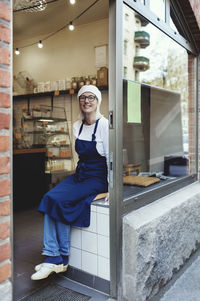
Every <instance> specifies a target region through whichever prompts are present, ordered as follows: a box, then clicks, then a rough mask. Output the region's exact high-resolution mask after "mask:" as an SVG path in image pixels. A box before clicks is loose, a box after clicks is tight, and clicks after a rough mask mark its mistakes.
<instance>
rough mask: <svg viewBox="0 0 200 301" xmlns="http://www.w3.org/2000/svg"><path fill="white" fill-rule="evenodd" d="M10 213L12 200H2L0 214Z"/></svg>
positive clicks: (6, 214)
mask: <svg viewBox="0 0 200 301" xmlns="http://www.w3.org/2000/svg"><path fill="white" fill-rule="evenodd" d="M8 215H10V201H5V202H0V216H8Z"/></svg>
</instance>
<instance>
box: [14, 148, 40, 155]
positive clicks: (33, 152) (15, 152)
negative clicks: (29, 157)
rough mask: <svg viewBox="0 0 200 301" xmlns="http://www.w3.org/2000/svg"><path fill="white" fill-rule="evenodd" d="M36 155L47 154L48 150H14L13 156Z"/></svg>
mask: <svg viewBox="0 0 200 301" xmlns="http://www.w3.org/2000/svg"><path fill="white" fill-rule="evenodd" d="M35 153H46V148H25V149H14V150H13V155H21V154H35Z"/></svg>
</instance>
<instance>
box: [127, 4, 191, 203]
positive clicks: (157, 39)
mask: <svg viewBox="0 0 200 301" xmlns="http://www.w3.org/2000/svg"><path fill="white" fill-rule="evenodd" d="M157 2H162V3H163V5H164V1H156V3H157ZM150 3H151V4H152V7H153V3H154V2H153V1H150ZM127 11H128V14H129V17H130V22H132V23H131V24H135V26H132V27H131V28H130V27H129V36H128V35H127V34H126V33H125V32H124V38H126V41H127V43H129V47H128V48H127V50H126V55H124V68H126V69H124V78H126V79H127V80H124V123H123V127H124V128H123V130H124V136H123V165H124V177H127V176H131V177H132V180H133V178H134V177H136V178H137V177H138V175H139V176H142V177H145V179H146V178H147V177H148V179H149V177H150V176H152V175H153V176H154V177H151V178H152V179H153V178H155V179H158V182H156V183H155V184H154V185H157V186H158V185H162V184H164V183H166V182H170V181H174V180H176V179H177V178H180V177H185V176H187V175H188V174H189V173H191V172H192V170H193V171H194V166H192V164H191V162H190V160H189V158H190V156H189V145H188V143H189V140H190V137H189V134H188V123H189V118H188V116H189V114H188V110H189V109H188V54H187V51H186V50H185V49H184V48H182V47H181V46H180V45H178V44H177V43H176V42H174V41H173V40H171V39H170V38H169V37H168V36H166V35H165V34H164V33H162V32H161V31H160V30H158V29H157V28H156V27H155V26H153V25H152V24H150V23H148V22H144V21H141V22H140V26H139V25H138V24H139V23H138V22H136V20H138V19H139V20H145V19H142V17H141V18H140V15H139V14H137V13H135V12H134V11H133V10H131V9H130V8H128V7H127V6H125V5H124V13H127ZM193 117H194V116H192V115H191V117H190V118H193ZM193 164H194V163H193ZM136 178H135V180H138V178H137V179H136ZM124 179H125V178H124ZM142 179H143V178H142ZM124 183H125V182H124ZM126 184H127V183H126ZM147 186H148V185H147ZM149 187H151V188H152V186H148V188H147V187H146V188H145V186H144V185H143V186H140V184H138V183H137V184H135V183H134V184H133V183H132V185H131V184H130V183H129V185H124V193H125V197H127V196H129V195H130V194H137V193H140V192H141V191H142V190H144V189H149Z"/></svg>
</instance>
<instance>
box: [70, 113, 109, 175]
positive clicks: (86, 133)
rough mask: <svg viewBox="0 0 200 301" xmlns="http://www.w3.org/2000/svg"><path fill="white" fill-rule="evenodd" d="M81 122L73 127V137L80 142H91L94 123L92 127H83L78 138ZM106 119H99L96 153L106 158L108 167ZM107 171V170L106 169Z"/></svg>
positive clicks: (107, 128)
mask: <svg viewBox="0 0 200 301" xmlns="http://www.w3.org/2000/svg"><path fill="white" fill-rule="evenodd" d="M81 124H82V121H80V120H78V121H76V122H75V123H74V125H73V132H74V137H75V139H76V138H79V139H81V140H86V141H92V134H93V133H94V127H95V123H94V124H92V125H85V124H84V125H83V129H82V132H81V134H80V136H79V137H78V133H79V130H80V127H81ZM108 130H109V126H108V119H106V118H105V117H103V116H102V117H101V118H100V119H99V123H98V126H97V130H96V134H95V135H96V142H97V151H98V153H99V154H100V155H101V156H104V157H106V162H107V166H108V167H109V140H108V139H109V138H108ZM108 171H109V168H108Z"/></svg>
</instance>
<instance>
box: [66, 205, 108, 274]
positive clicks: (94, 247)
mask: <svg viewBox="0 0 200 301" xmlns="http://www.w3.org/2000/svg"><path fill="white" fill-rule="evenodd" d="M109 249H110V239H109V205H108V203H105V202H104V201H96V202H93V203H92V205H91V223H90V226H89V227H88V228H78V227H73V228H72V230H71V254H70V260H69V264H70V266H72V267H74V268H77V269H80V270H82V271H84V272H87V273H90V274H92V275H95V276H98V277H100V278H103V279H106V280H110V250H109Z"/></svg>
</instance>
